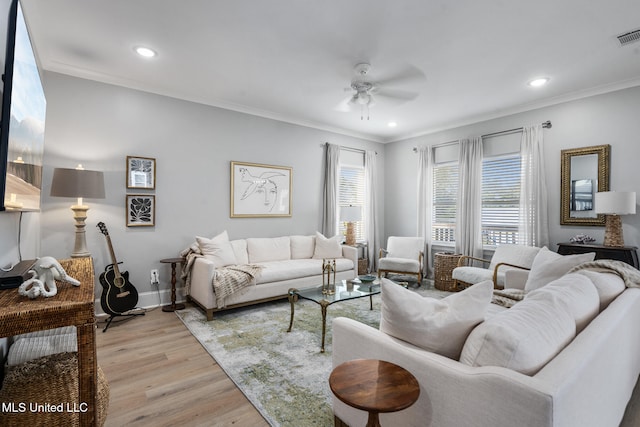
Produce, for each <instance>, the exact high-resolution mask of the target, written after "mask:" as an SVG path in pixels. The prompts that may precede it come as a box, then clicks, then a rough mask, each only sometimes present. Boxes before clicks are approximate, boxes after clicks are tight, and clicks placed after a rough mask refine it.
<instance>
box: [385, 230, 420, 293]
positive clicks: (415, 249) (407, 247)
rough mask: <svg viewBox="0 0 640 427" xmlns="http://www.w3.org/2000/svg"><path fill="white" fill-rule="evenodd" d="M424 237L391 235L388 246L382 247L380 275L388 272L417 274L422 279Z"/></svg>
mask: <svg viewBox="0 0 640 427" xmlns="http://www.w3.org/2000/svg"><path fill="white" fill-rule="evenodd" d="M423 260H424V239H423V238H422V237H400V236H390V237H389V239H388V240H387V247H386V249H385V248H380V259H379V260H378V277H381V276H382V275H384V276H385V277H386V276H387V274H388V273H396V274H407V275H415V276H417V278H418V282H421V281H422V268H423Z"/></svg>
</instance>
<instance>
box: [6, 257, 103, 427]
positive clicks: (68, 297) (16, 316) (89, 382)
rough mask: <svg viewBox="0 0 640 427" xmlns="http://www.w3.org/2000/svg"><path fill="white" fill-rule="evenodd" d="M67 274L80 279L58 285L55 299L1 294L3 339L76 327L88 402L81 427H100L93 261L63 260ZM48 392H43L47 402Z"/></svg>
mask: <svg viewBox="0 0 640 427" xmlns="http://www.w3.org/2000/svg"><path fill="white" fill-rule="evenodd" d="M60 264H61V265H62V268H64V269H65V271H66V272H67V274H68V275H69V276H71V277H73V278H76V279H78V280H79V281H80V282H81V284H80V286H79V287H75V286H73V285H71V284H69V283H60V282H58V283H57V287H58V293H57V294H56V295H55V296H53V297H51V298H42V297H39V298H36V299H33V300H30V299H28V298H27V297H23V296H21V295H19V294H18V289H6V290H2V291H0V337H9V336H14V335H19V334H25V333H27V332H35V331H41V330H45V329H53V328H60V327H63V326H75V327H76V329H77V336H78V395H79V397H80V402H77V403H78V404H82V403H86V405H87V406H86V408H87V410H86V412H80V414H79V415H80V425H81V426H94V425H96V396H97V394H98V393H97V360H96V339H95V337H96V329H95V328H96V326H95V311H94V298H95V296H94V289H93V288H94V277H95V275H94V270H93V261H92V259H91V258H88V257H87V258H74V259H67V260H60ZM46 397H47V396H46V390H42V398H43V401H45V400H46Z"/></svg>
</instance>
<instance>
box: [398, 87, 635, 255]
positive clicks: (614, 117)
mask: <svg viewBox="0 0 640 427" xmlns="http://www.w3.org/2000/svg"><path fill="white" fill-rule="evenodd" d="M639 111H640V87H635V88H631V89H626V90H622V91H617V92H612V93H608V94H604V95H598V96H593V97H589V98H584V99H581V100H577V101H572V102H567V103H563V104H558V105H555V106H552V107H546V108H541V109H538V110H533V111H529V112H525V113H520V114H515V115H511V116H506V117H502V118H498V119H494V120H489V121H485V122H481V123H476V124H473V125H469V126H464V127H460V128H455V129H450V130H447V131H444V132H438V133H434V134H430V135H425V136H422V137H417V138H411V139H407V140H404V141H398V142H395V143H391V144H387V146H386V151H385V153H386V156H385V158H386V167H387V179H386V186H385V194H386V202H385V218H386V220H385V231H386V234H387V236H389V235H413V234H415V233H416V215H417V207H416V185H417V154H416V153H414V152H413V151H412V148H413V147H416V146H422V145H433V144H438V143H442V142H448V141H452V140H457V139H459V138H465V137H470V136H476V135H483V134H488V133H491V132H497V131H501V130H507V129H513V128H517V127H521V126H523V125H528V124H534V123H542V122H544V121H546V120H551V122H552V124H553V127H552V128H551V129H545V130H544V140H545V146H544V150H545V163H546V170H547V174H546V180H547V188H548V193H549V206H548V208H549V236H550V243H551V245H550V249H552V250H556V249H557V246H556V244H557V243H560V242H566V241H568V240H569V238H570V237H572V236H575V235H576V234H578V233H585V234H589V235H590V236H592V237H594V238H595V239H596V240H597V242H598V243H602V240H603V236H604V228H603V227H576V226H561V225H560V151H561V150H563V149H566V148H579V147H589V146H594V145H601V144H610V145H611V179H610V187H611V190H616V191H635V192H636V193H637V194H638V196H639V197H640V169H639V168H638V159H640V120H638V112H639ZM392 171H397V172H392ZM638 211H639V212H640V209H639V210H638ZM622 222H623V228H624V237H625V244H627V245H630V246H631V245H633V246H640V214H638V215H635V216H624V217H622Z"/></svg>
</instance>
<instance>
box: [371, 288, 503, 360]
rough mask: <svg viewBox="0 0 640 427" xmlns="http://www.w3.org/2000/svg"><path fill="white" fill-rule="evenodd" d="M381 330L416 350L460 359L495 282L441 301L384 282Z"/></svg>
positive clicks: (480, 318)
mask: <svg viewBox="0 0 640 427" xmlns="http://www.w3.org/2000/svg"><path fill="white" fill-rule="evenodd" d="M381 282H382V283H381V292H382V308H381V315H380V330H381V331H382V332H384V333H386V334H388V335H391V336H393V337H396V338H399V339H401V340H403V341H407V342H409V343H411V344H413V345H415V346H417V347H421V348H423V349H425V350H428V351H432V352H435V353H438V354H441V355H443V356H446V357H449V358H452V359H457V358H458V357H459V356H460V351H461V350H462V346H463V345H464V342H465V340H466V339H467V336H468V335H469V333H470V332H471V330H472V329H473V328H474V326H476V325H477V324H478V323H480V322H482V321H483V320H484V317H485V312H486V311H487V309H488V307H489V303H490V302H491V295H492V292H493V283H492V282H488V281H487V282H482V283H478V284H477V285H474V286H471V287H469V288H467V289H465V290H464V291H462V292H458V293H455V294H453V295H450V296H448V297H446V298H443V299H441V300H438V299H435V298H429V297H422V296H420V295H419V294H416V293H415V292H413V291H410V290H408V289H405V288H403V287H402V286H399V285H397V284H395V283H393V282H392V281H390V280H387V279H384V278H383V279H382V280H381Z"/></svg>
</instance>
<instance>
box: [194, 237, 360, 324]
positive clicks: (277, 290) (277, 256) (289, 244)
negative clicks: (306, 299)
mask: <svg viewBox="0 0 640 427" xmlns="http://www.w3.org/2000/svg"><path fill="white" fill-rule="evenodd" d="M196 242H197V243H196V244H195V245H192V248H191V250H190V252H191V256H195V257H194V259H193V262H189V263H187V265H191V267H190V271H189V275H190V277H189V278H188V285H187V294H188V296H189V299H190V300H191V301H192V302H194V303H195V304H197V305H198V306H200V307H201V308H202V309H203V310H204V311H205V313H206V316H207V320H212V319H213V313H214V312H216V311H220V310H225V309H231V308H236V307H241V306H245V305H250V304H256V303H259V302H265V301H269V300H274V299H280V298H286V297H287V294H288V290H289V289H290V288H303V287H310V286H314V285H322V263H323V260H325V259H326V260H333V259H335V261H336V264H335V266H336V275H335V278H336V281H339V280H345V279H353V278H355V277H357V269H358V254H357V250H356V248H355V247H352V246H347V245H340V243H339V240H338V236H335V237H333V238H325V237H324V236H323V235H322V234H321V233H316V235H315V236H313V235H307V236H282V237H272V238H248V239H237V240H229V238H228V235H227V233H226V231H225V232H223V233H221V234H219V235H218V236H215V237H214V238H212V239H206V238H203V237H196ZM187 256H189V255H187ZM246 264H251V265H257V266H260V267H261V271H260V272H259V274H258V275H256V277H255V279H253V280H252V283H251V286H248V287H247V288H245V289H243V290H242V291H241V292H237V293H235V294H233V295H231V296H229V297H227V298H225V299H224V301H223V302H221V301H219V298H217V297H216V294H215V291H214V287H213V283H214V282H215V281H216V280H219V274H220V269H221V268H224V267H228V266H234V265H246ZM185 276H186V274H185Z"/></svg>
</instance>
